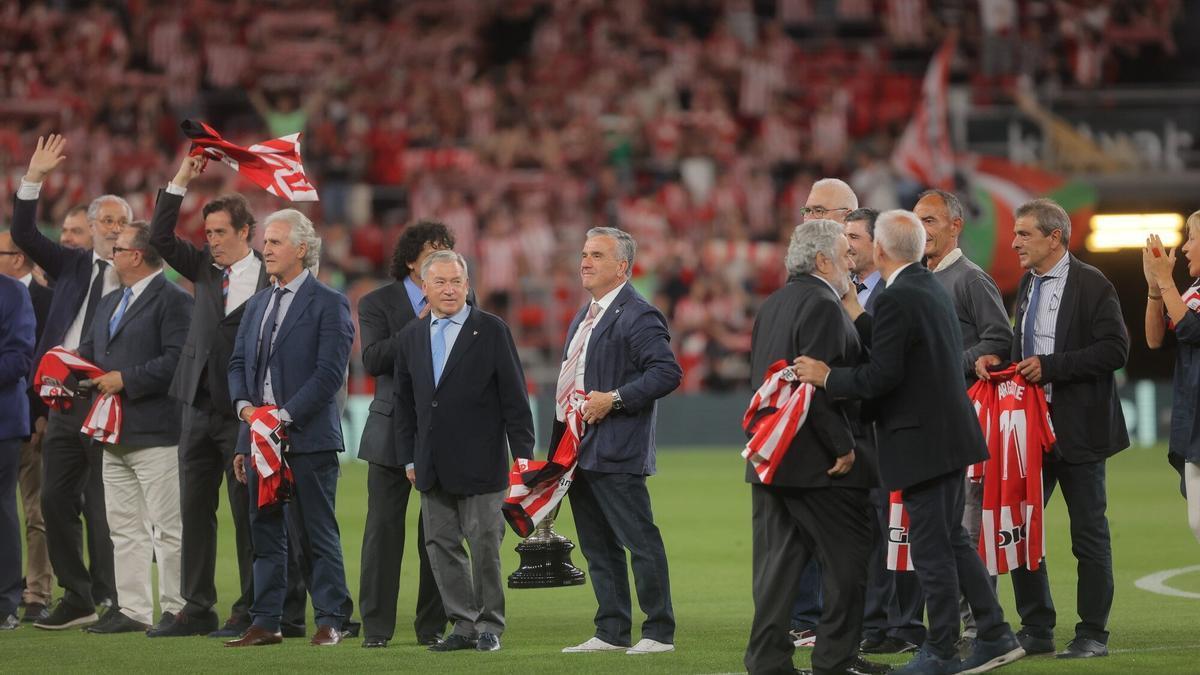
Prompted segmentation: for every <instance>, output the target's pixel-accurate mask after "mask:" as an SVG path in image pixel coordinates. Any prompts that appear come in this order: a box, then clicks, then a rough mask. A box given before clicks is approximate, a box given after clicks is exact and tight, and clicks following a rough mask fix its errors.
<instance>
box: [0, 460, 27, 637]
mask: <svg viewBox="0 0 1200 675" xmlns="http://www.w3.org/2000/svg"><path fill="white" fill-rule="evenodd" d="M20 467H21V439H19V438H5V439H2V440H0V617H8V615H10V614H16V613H17V606H18V605H20V604H21V576H22V572H21V540H22V534H21V519H20V518H18V517H17V473H18V471H19V470H20Z"/></svg>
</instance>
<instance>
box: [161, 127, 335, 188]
mask: <svg viewBox="0 0 1200 675" xmlns="http://www.w3.org/2000/svg"><path fill="white" fill-rule="evenodd" d="M180 127H181V128H182V129H183V133H184V134H186V135H187V137H188V138H190V139H191V140H192V149H191V151H189V153H188V154H189V155H191V156H193V157H205V158H208V159H215V160H217V161H219V162H221V163H222V164H224V165H226V166H228V167H230V168H231V169H233V170H234V171H237V172H238V173H239V174H241V175H242V176H243V177H244V178H246V180H249V181H250V182H252V183H254V184H255V185H258V186H259V187H261V188H262V189H264V190H266V191H267V192H270V193H271V194H273V195H275V196H276V197H281V198H283V199H286V200H288V201H293V202H315V201H317V199H318V198H317V188H316V187H314V186H313V184H312V182H311V181H309V180H308V175H307V174H305V172H304V164H303V162H301V160H300V134H299V133H295V134H288V135H287V136H283V137H282V138H276V139H274V140H270V141H263V142H262V143H255V144H254V145H251V146H250V147H248V148H243V147H242V146H240V145H236V144H234V143H230V142H229V141H227V140H225V139H224V138H223V137H222V136H221V134H219V133H217V131H216V129H213V128H212V127H210V126H208V125H207V124H205V123H203V122H195V121H193V120H184V121H183V123H182V124H181V125H180Z"/></svg>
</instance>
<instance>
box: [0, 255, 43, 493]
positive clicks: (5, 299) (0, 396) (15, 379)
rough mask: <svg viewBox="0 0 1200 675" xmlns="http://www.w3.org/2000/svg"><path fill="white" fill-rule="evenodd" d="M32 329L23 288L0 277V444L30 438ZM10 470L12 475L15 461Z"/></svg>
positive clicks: (27, 296) (3, 276)
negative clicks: (29, 394)
mask: <svg viewBox="0 0 1200 675" xmlns="http://www.w3.org/2000/svg"><path fill="white" fill-rule="evenodd" d="M35 325H36V320H35V319H34V314H33V304H32V303H31V302H30V300H29V291H27V290H25V285H24V284H22V283H21V282H20V281H17V280H16V279H13V278H11V277H7V276H5V275H3V274H0V410H3V411H4V413H3V414H0V441H7V440H11V439H14V438H22V439H24V438H28V437H29V430H30V427H29V396H28V389H29V364H30V361H32V359H33V339H34V332H35V330H36V328H35ZM13 452H14V453H15V452H16V451H15V450H14V451H13ZM13 467H14V473H15V467H16V460H13ZM10 498H11V496H6V499H10Z"/></svg>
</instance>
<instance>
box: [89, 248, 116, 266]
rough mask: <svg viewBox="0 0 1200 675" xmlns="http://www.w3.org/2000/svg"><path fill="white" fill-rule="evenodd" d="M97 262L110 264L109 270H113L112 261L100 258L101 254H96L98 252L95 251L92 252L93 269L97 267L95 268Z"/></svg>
mask: <svg viewBox="0 0 1200 675" xmlns="http://www.w3.org/2000/svg"><path fill="white" fill-rule="evenodd" d="M97 260H104V262H105V263H107V264H108V269H110V270H111V269H112V268H113V266H112V260H107V259H105V258H101V257H100V254H99V253H96V251H94V250H93V251H92V267H95V266H96V261H97Z"/></svg>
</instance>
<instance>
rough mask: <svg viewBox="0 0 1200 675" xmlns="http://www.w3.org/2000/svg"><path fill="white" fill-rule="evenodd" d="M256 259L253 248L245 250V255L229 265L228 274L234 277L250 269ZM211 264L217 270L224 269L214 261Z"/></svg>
mask: <svg viewBox="0 0 1200 675" xmlns="http://www.w3.org/2000/svg"><path fill="white" fill-rule="evenodd" d="M256 260H257V259H256V258H255V257H254V249H250V250H248V251H246V255H245V257H243V258H242V259H241V260H239V261H237V262H235V263H233V264H232V265H230V266H229V274H230V275H231V276H235V277H236V276H240V275H241V274H242V272H245V271H246V270H248V269H250V268H251V267H252V266H253V264H254V262H255V261H256ZM212 266H213V267H215V268H217V269H219V270H220V269H225V268H224V266H222V265H218V264H217V263H216V262H213V264H212Z"/></svg>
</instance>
